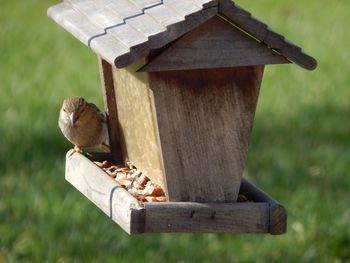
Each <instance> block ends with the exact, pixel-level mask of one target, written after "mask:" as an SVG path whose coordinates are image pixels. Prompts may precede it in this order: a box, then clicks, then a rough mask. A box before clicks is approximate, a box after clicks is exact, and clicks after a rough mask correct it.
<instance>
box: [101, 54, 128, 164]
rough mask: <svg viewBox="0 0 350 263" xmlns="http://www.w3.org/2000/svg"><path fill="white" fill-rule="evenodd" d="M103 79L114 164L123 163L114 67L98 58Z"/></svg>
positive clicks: (102, 85) (102, 84)
mask: <svg viewBox="0 0 350 263" xmlns="http://www.w3.org/2000/svg"><path fill="white" fill-rule="evenodd" d="M98 61H99V70H100V78H101V87H102V95H103V100H104V105H105V111H106V114H107V123H108V133H109V145H110V147H111V151H112V159H113V161H114V163H116V164H121V163H123V156H122V148H121V143H120V132H119V121H118V110H117V103H116V97H115V90H114V83H113V74H112V66H111V65H110V64H109V63H108V62H107V61H105V60H104V59H102V58H100V57H98Z"/></svg>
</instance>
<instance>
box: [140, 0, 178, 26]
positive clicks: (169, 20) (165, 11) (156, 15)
mask: <svg viewBox="0 0 350 263" xmlns="http://www.w3.org/2000/svg"><path fill="white" fill-rule="evenodd" d="M145 14H148V15H149V16H151V17H152V18H153V19H154V20H156V21H157V22H158V23H160V24H162V25H163V26H164V27H167V26H169V25H171V24H175V23H178V22H181V21H184V20H185V17H184V16H182V15H180V14H178V13H176V12H175V11H174V10H173V9H171V8H169V7H168V6H166V5H159V6H156V7H154V8H150V9H147V10H145Z"/></svg>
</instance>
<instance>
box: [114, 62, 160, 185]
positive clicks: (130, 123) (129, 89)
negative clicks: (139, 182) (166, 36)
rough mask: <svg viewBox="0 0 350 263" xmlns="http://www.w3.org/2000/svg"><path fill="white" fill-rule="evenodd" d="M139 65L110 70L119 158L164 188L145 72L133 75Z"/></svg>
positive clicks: (152, 107)
mask: <svg viewBox="0 0 350 263" xmlns="http://www.w3.org/2000/svg"><path fill="white" fill-rule="evenodd" d="M143 63H144V62H143V61H138V62H135V63H134V64H132V65H131V66H128V67H126V68H125V69H116V68H113V77H114V84H115V88H116V89H115V98H116V99H115V101H116V104H117V108H118V120H119V125H120V126H119V127H120V134H121V144H122V149H123V156H124V158H125V160H129V161H131V162H132V163H133V164H134V165H135V166H136V167H137V168H138V169H139V170H141V171H142V172H143V173H144V174H145V175H146V176H148V177H149V178H151V179H152V180H153V182H155V183H156V184H159V185H160V186H162V187H163V188H165V185H164V175H163V166H162V160H161V149H160V143H159V138H158V133H157V130H158V128H157V120H156V117H155V113H154V105H153V94H152V90H150V88H149V84H148V76H147V73H137V72H136V70H137V68H139V67H140V66H141V65H143Z"/></svg>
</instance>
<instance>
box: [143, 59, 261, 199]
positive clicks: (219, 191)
mask: <svg viewBox="0 0 350 263" xmlns="http://www.w3.org/2000/svg"><path fill="white" fill-rule="evenodd" d="M263 69H264V67H263V66H254V67H244V68H225V69H205V70H184V71H165V72H151V73H149V83H150V85H151V89H152V90H153V95H154V102H155V109H156V113H157V120H158V130H159V137H160V142H161V149H162V153H163V163H164V169H165V177H166V184H167V196H168V198H169V200H170V201H195V202H223V201H225V202H235V201H236V200H237V196H238V191H239V186H240V184H241V176H242V172H243V168H244V165H245V159H246V153H247V149H248V142H249V136H250V132H251V129H252V124H253V119H254V114H255V108H256V103H257V98H258V94H259V87H260V83H261V79H262V74H263ZM169 98H171V99H169Z"/></svg>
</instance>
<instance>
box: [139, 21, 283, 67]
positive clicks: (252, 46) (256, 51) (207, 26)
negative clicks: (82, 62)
mask: <svg viewBox="0 0 350 263" xmlns="http://www.w3.org/2000/svg"><path fill="white" fill-rule="evenodd" d="M280 63H289V61H288V60H287V59H285V58H284V57H282V56H280V55H278V54H277V53H276V52H274V51H273V50H271V49H269V48H268V47H266V45H264V44H262V43H260V42H258V41H256V40H255V39H253V38H251V37H250V36H248V35H246V34H244V33H243V32H242V31H240V30H239V29H237V28H236V27H234V26H232V25H231V24H229V23H228V22H226V21H225V20H223V19H222V18H220V17H218V16H215V17H213V18H211V19H210V20H208V21H206V22H205V23H203V24H202V25H200V26H199V27H197V28H196V29H194V30H193V31H191V32H189V33H188V34H186V35H185V36H183V37H182V38H180V39H179V40H177V41H175V42H174V43H172V44H171V45H170V46H169V47H168V48H167V49H166V50H165V51H163V52H162V53H161V54H160V55H158V56H157V57H155V58H153V59H151V60H150V62H148V63H147V64H146V65H145V66H144V67H143V68H141V69H140V71H148V72H152V71H163V70H181V69H204V68H222V67H241V66H252V65H265V64H280Z"/></svg>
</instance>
